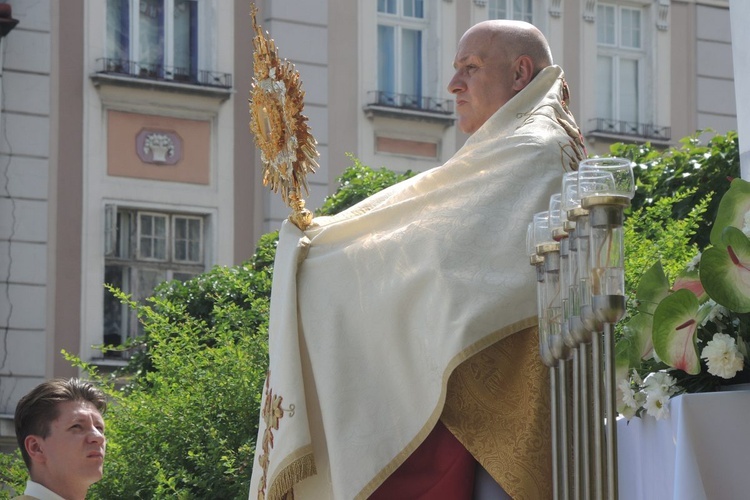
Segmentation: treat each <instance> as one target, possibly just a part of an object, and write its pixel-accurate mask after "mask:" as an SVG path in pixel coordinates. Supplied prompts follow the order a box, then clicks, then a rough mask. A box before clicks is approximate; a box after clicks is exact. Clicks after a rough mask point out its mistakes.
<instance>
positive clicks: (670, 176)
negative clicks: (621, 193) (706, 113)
mask: <svg viewBox="0 0 750 500" xmlns="http://www.w3.org/2000/svg"><path fill="white" fill-rule="evenodd" d="M701 135H702V133H701V132H699V133H697V134H696V135H694V136H691V137H686V138H684V139H682V140H681V141H680V147H679V148H669V149H668V150H666V151H661V150H659V149H656V148H654V147H653V146H652V145H651V144H645V145H640V144H623V143H617V144H613V145H612V146H611V148H610V152H611V154H612V156H621V157H624V158H629V159H630V160H632V161H633V162H635V163H636V165H637V166H638V168H636V169H635V171H634V175H635V180H636V193H635V197H634V198H633V203H632V207H633V209H634V210H636V209H638V208H641V207H649V206H653V205H654V204H656V203H658V201H659V200H660V199H662V198H671V197H673V196H675V195H686V196H685V197H683V198H680V199H679V201H678V202H676V203H674V204H673V205H672V219H673V220H681V219H684V218H685V217H686V216H688V214H689V213H690V212H691V210H693V207H695V206H697V205H698V204H700V203H701V201H702V200H706V199H710V201H709V203H708V206H707V207H706V214H705V218H704V220H702V221H701V222H700V223H699V225H698V227H697V230H696V232H695V233H694V234H693V235H692V237H691V239H690V243H697V244H698V246H699V248H701V249H703V248H705V247H706V245H708V243H709V241H708V234H709V233H710V226H711V224H712V223H713V220H714V219H715V217H716V211H717V209H718V206H719V200H720V199H721V196H722V195H723V194H724V193H725V192H726V191H727V190H728V189H729V182H730V180H731V179H732V178H735V177H739V176H740V156H739V144H738V139H737V133H736V132H731V131H730V132H728V133H727V134H726V135H714V136H713V137H711V138H710V139H709V140H708V142H706V143H705V144H704V143H702V142H701V139H700V137H701Z"/></svg>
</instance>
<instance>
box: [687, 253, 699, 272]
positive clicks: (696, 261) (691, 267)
mask: <svg viewBox="0 0 750 500" xmlns="http://www.w3.org/2000/svg"><path fill="white" fill-rule="evenodd" d="M700 263H701V253H700V252H698V255H696V256H695V257H693V259H692V260H691V261H690V262H688V263H687V266H686V269H687V270H688V271H695V270H696V269H698V264H700Z"/></svg>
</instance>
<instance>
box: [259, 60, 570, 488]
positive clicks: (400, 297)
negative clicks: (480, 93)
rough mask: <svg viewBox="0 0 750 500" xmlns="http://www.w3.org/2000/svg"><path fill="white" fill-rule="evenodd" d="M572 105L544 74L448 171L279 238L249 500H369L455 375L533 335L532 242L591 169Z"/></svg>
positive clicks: (434, 413) (437, 410)
mask: <svg viewBox="0 0 750 500" xmlns="http://www.w3.org/2000/svg"><path fill="white" fill-rule="evenodd" d="M563 94H564V82H563V79H562V71H561V70H560V68H558V67H549V68H546V69H545V70H543V71H542V72H541V73H540V74H539V75H538V76H537V77H536V78H535V79H534V80H533V81H532V82H531V84H530V85H529V86H528V87H526V89H524V90H523V91H522V92H521V93H519V94H518V95H517V96H515V97H514V98H513V99H511V100H510V101H509V102H508V103H507V104H506V105H505V106H503V107H502V108H501V109H500V110H499V111H498V112H497V113H495V115H493V116H492V117H491V118H490V119H489V120H488V121H487V122H486V123H485V124H484V125H483V126H482V127H481V128H480V129H479V130H478V131H477V132H476V133H474V134H473V135H472V136H471V137H470V138H469V140H468V141H467V142H466V144H465V145H464V147H463V148H461V150H460V151H459V152H458V153H456V155H455V156H454V157H453V158H451V159H450V160H448V162H446V163H445V164H444V165H443V166H441V167H439V168H436V169H433V170H430V171H428V172H424V173H422V174H420V175H418V176H416V177H414V178H412V179H409V180H407V181H405V182H402V183H400V184H398V185H396V186H392V187H391V188H388V189H386V190H384V191H382V192H380V193H377V194H376V195H374V196H372V197H370V198H368V199H367V200H365V201H363V202H362V203H360V204H358V205H356V206H355V207H352V208H351V209H349V210H346V211H344V212H342V213H341V214H338V215H336V216H333V217H325V218H318V219H315V223H314V225H313V226H312V227H311V228H309V229H308V230H307V231H305V232H304V233H302V232H301V231H299V230H298V229H297V228H295V227H294V226H292V225H291V224H289V223H285V224H284V225H283V226H282V229H281V233H280V241H279V247H278V250H277V257H276V262H275V267H274V284H273V292H272V297H271V321H270V325H269V343H270V345H269V348H270V352H271V357H270V369H269V375H268V380H267V385H266V393H265V394H264V398H265V405H264V408H263V412H262V415H261V429H260V432H259V436H258V447H257V454H256V459H255V463H254V469H253V477H252V481H251V490H250V497H251V498H264V497H266V498H283V496H284V495H285V494H286V493H288V492H289V489H290V487H293V488H294V496H295V498H297V499H306V498H312V499H321V498H340V499H351V498H366V497H367V496H368V495H369V494H370V493H371V492H372V491H374V490H375V489H376V488H377V487H378V486H379V485H380V484H381V483H382V481H383V480H384V479H385V478H386V477H388V475H389V474H390V473H391V472H392V471H393V470H395V469H396V468H397V467H398V466H399V465H400V464H401V463H403V461H404V460H405V459H406V457H408V456H409V454H410V453H411V452H412V451H413V450H414V449H416V447H417V446H419V444H420V443H421V442H422V441H423V440H424V438H425V437H426V436H427V434H428V433H429V432H430V430H431V429H432V427H433V426H434V425H435V423H436V422H437V420H438V418H440V415H441V413H442V411H443V406H444V403H445V400H446V392H447V389H448V380H449V377H450V375H451V373H452V372H453V371H454V369H455V368H456V367H457V366H458V365H460V364H461V363H462V362H464V361H466V360H467V359H469V358H470V357H472V356H473V355H475V354H476V353H478V352H479V351H481V350H482V349H485V348H487V347H489V346H491V345H493V344H494V343H495V342H497V341H498V340H501V339H503V338H505V337H507V336H508V335H510V334H513V333H516V332H519V331H521V330H523V329H526V328H529V327H532V326H534V325H535V323H536V318H535V315H536V304H535V300H536V297H535V292H534V290H535V277H534V273H533V269H532V268H531V266H529V264H528V256H527V255H526V248H525V237H526V227H527V224H528V222H529V221H530V219H531V216H532V214H533V213H534V212H537V211H539V210H543V209H544V208H545V207H546V205H547V204H548V201H549V196H550V194H552V193H553V192H555V191H559V189H560V182H561V176H562V174H563V172H564V171H566V170H568V169H570V168H574V167H575V166H576V165H577V162H578V159H579V158H580V157H581V154H582V151H581V146H582V145H581V143H580V135H579V133H578V131H577V128H576V126H575V123H574V121H573V119H572V117H571V116H570V115H569V113H568V112H567V110H566V108H565V106H564V105H563V103H562V97H563ZM520 369H522V370H524V369H526V368H524V367H523V366H522V367H521V368H520ZM512 371H513V370H511V372H512Z"/></svg>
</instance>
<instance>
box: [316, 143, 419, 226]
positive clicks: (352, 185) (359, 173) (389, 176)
mask: <svg viewBox="0 0 750 500" xmlns="http://www.w3.org/2000/svg"><path fill="white" fill-rule="evenodd" d="M348 156H349V158H350V159H351V160H352V161H353V162H354V165H352V166H351V167H348V168H347V169H346V170H344V173H343V174H342V175H341V177H339V179H338V181H339V187H338V189H337V190H336V192H335V193H334V194H332V195H331V196H328V197H327V198H326V199H325V202H324V203H323V206H322V207H320V209H319V210H318V211H317V212H316V215H334V214H337V213H339V212H341V211H342V210H345V209H347V208H349V207H351V206H353V205H356V204H357V203H359V202H360V201H362V200H364V199H365V198H367V197H368V196H371V195H373V194H375V193H377V192H378V191H381V190H383V189H385V188H387V187H389V186H392V185H393V184H396V183H398V182H401V181H403V180H406V179H408V178H410V177H414V173H413V172H412V171H411V170H408V171H406V172H404V173H403V174H398V173H396V172H393V171H391V170H388V169H386V168H381V169H380V170H373V169H372V168H370V167H368V166H366V165H362V162H360V161H359V159H358V158H355V157H354V156H353V155H351V154H348Z"/></svg>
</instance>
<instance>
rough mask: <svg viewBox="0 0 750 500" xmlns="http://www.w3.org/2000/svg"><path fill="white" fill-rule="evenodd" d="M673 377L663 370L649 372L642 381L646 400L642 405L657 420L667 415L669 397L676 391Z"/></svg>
mask: <svg viewBox="0 0 750 500" xmlns="http://www.w3.org/2000/svg"><path fill="white" fill-rule="evenodd" d="M675 382H676V381H675V379H674V378H673V377H672V376H671V375H670V374H668V373H667V372H665V371H660V372H654V373H649V375H648V376H647V377H646V379H645V380H644V381H643V392H645V395H646V401H645V402H644V403H643V407H644V408H645V409H646V413H648V414H649V415H651V416H653V417H655V418H656V419H657V420H661V419H663V418H667V417H668V416H669V398H671V397H672V395H673V394H674V393H675V392H676V391H677V388H676V386H675Z"/></svg>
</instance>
